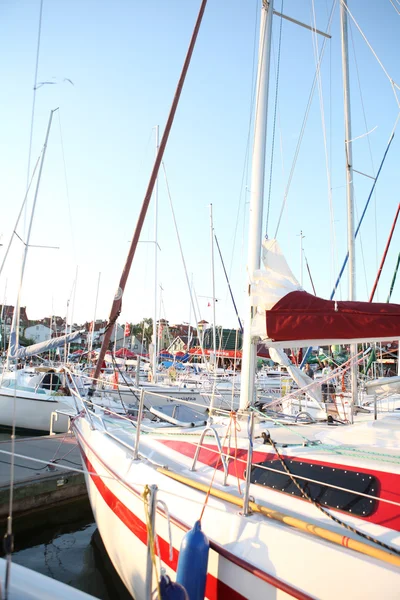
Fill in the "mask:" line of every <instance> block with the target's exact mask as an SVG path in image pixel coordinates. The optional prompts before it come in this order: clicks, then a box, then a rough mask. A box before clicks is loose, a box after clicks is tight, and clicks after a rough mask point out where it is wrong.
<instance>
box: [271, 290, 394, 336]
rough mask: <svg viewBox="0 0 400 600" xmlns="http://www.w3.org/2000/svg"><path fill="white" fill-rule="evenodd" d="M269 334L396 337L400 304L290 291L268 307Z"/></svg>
mask: <svg viewBox="0 0 400 600" xmlns="http://www.w3.org/2000/svg"><path fill="white" fill-rule="evenodd" d="M266 324H267V335H268V338H269V339H270V340H272V341H273V342H285V341H289V340H321V339H323V340H360V341H361V340H373V339H377V340H383V339H385V338H387V339H390V340H393V339H395V338H400V305H399V304H384V303H383V302H377V303H372V302H336V301H334V300H323V299H322V298H316V297H315V296H313V295H312V294H308V293H307V292H302V291H295V292H289V293H288V294H286V296H284V297H283V298H281V299H280V300H279V301H278V302H277V303H276V304H275V305H274V306H273V307H272V308H271V309H270V310H267V311H266Z"/></svg>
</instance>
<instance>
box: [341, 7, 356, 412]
mask: <svg viewBox="0 0 400 600" xmlns="http://www.w3.org/2000/svg"><path fill="white" fill-rule="evenodd" d="M340 27H341V40H342V73H343V100H344V127H345V151H346V196H347V246H348V252H349V300H355V299H356V256H355V255H356V249H355V237H354V188H353V152H352V136H351V110H350V78H349V56H348V36H347V29H348V25H347V1H346V0H342V2H341V3H340ZM350 353H351V355H352V356H355V355H356V354H357V344H352V345H351V348H350ZM351 394H352V405H353V406H354V405H355V404H356V403H357V364H353V365H352V368H351Z"/></svg>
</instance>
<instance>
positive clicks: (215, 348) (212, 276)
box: [210, 204, 217, 374]
mask: <svg viewBox="0 0 400 600" xmlns="http://www.w3.org/2000/svg"><path fill="white" fill-rule="evenodd" d="M210 232H211V284H212V307H213V325H212V330H213V351H214V360H213V363H214V373H215V374H216V369H217V338H216V328H215V302H216V300H215V272H214V223H213V209H212V204H210Z"/></svg>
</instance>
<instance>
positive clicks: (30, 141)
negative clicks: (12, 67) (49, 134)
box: [26, 0, 43, 187]
mask: <svg viewBox="0 0 400 600" xmlns="http://www.w3.org/2000/svg"><path fill="white" fill-rule="evenodd" d="M42 15H43V0H40V8H39V26H38V36H37V45H36V65H35V77H34V80H33V99H32V116H31V131H30V135H29V152H28V170H27V175H26V185H27V187H28V185H29V176H30V170H31V153H32V142H33V126H34V121H35V106H36V90H37V76H38V70H39V56H40V39H41V33H42Z"/></svg>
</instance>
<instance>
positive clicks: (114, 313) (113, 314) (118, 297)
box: [88, 0, 207, 396]
mask: <svg viewBox="0 0 400 600" xmlns="http://www.w3.org/2000/svg"><path fill="white" fill-rule="evenodd" d="M206 4H207V0H202V2H201V6H200V10H199V14H198V16H197V20H196V24H195V27H194V30H193V33H192V37H191V40H190V44H189V48H188V51H187V53H186V58H185V62H184V65H183V68H182V72H181V75H180V77H179V81H178V85H177V87H176V91H175V96H174V99H173V101H172V105H171V109H170V111H169V115H168V119H167V123H166V125H165V129H164V133H163V135H162V138H161V142H160V148H159V151H158V152H157V156H156V160H155V162H154V166H153V169H152V172H151V175H150V180H149V183H148V186H147V190H146V193H145V197H144V199H143V203H142V208H141V209H140V213H139V218H138V221H137V224H136V227H135V231H134V234H133V238H132V241H131V245H130V248H129V252H128V256H127V258H126V262H125V266H124V269H123V271H122V274H121V278H120V280H119V285H118V289H117V292H116V294H115V296H114V301H113V303H112V306H111V310H110V316H109V318H108V326H107V328H106V330H105V332H104V336H103V343H102V345H101V348H100V352H99V356H98V358H97V365H96V368H95V371H94V374H93V379H94V380H96V379H97V378H98V377H99V374H100V369H101V363H102V362H103V360H104V357H105V355H106V352H107V348H108V344H109V342H110V339H111V331H112V326H113V325H114V323H115V322H116V320H117V319H118V316H119V314H120V312H121V307H122V297H123V295H124V290H125V286H126V282H127V279H128V276H129V272H130V269H131V265H132V261H133V257H134V255H135V252H136V247H137V245H138V242H139V238H140V234H141V231H142V227H143V223H144V220H145V217H146V213H147V209H148V207H149V204H150V198H151V196H152V195H153V190H154V184H155V182H156V179H157V176H158V171H159V168H160V164H161V161H162V159H163V155H164V150H165V147H166V145H167V141H168V137H169V134H170V131H171V127H172V123H173V121H174V116H175V113H176V109H177V107H178V104H179V98H180V95H181V92H182V88H183V84H184V82H185V78H186V74H187V71H188V68H189V64H190V60H191V57H192V54H193V50H194V46H195V43H196V39H197V34H198V32H199V29H200V24H201V21H202V18H203V14H204V10H205V8H206ZM88 393H89V396H93V394H94V387H93V386H92V387H90V389H89V392H88Z"/></svg>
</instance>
